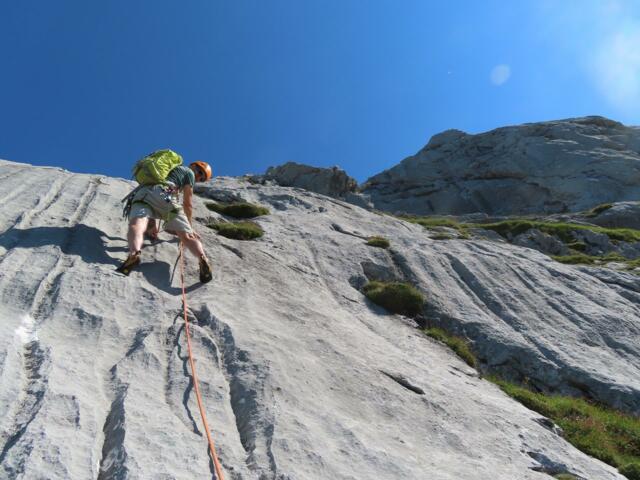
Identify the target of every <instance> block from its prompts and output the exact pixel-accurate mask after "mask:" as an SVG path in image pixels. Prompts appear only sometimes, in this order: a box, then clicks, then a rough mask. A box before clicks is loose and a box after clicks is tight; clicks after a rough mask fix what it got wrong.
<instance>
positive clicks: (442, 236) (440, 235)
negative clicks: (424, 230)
mask: <svg viewBox="0 0 640 480" xmlns="http://www.w3.org/2000/svg"><path fill="white" fill-rule="evenodd" d="M453 238H454V236H453V235H449V234H448V233H444V232H441V233H436V234H435V235H431V240H452V239H453Z"/></svg>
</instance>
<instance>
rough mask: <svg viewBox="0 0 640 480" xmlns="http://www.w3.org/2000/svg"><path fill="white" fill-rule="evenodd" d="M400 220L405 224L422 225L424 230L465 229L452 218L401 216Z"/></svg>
mask: <svg viewBox="0 0 640 480" xmlns="http://www.w3.org/2000/svg"><path fill="white" fill-rule="evenodd" d="M400 218H401V219H402V220H406V221H407V222H411V223H417V224H418V225H422V226H423V227H425V228H434V227H449V228H455V229H456V230H460V229H464V228H465V227H466V225H464V224H462V223H460V222H458V221H457V220H455V219H453V218H445V217H418V216H413V215H401V216H400Z"/></svg>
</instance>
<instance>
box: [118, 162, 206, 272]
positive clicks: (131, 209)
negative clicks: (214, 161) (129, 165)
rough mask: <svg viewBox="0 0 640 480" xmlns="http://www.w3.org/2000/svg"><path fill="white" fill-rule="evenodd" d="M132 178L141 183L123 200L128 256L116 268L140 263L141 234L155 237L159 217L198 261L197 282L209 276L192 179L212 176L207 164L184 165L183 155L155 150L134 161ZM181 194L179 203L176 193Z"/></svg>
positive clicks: (201, 180)
mask: <svg viewBox="0 0 640 480" xmlns="http://www.w3.org/2000/svg"><path fill="white" fill-rule="evenodd" d="M133 171H134V178H135V179H136V180H137V181H138V183H139V184H140V185H138V187H136V188H135V189H134V190H133V191H132V192H131V193H129V195H127V196H126V197H125V198H124V199H123V202H125V207H124V215H125V216H126V217H128V219H129V231H128V233H127V242H128V243H129V256H128V257H127V259H126V260H125V261H124V262H123V263H122V265H121V266H120V267H119V268H118V271H119V272H121V273H124V274H125V275H129V273H130V272H131V270H132V269H133V268H134V267H135V266H136V265H138V264H139V263H140V255H141V250H142V244H143V241H144V235H147V236H149V237H150V238H151V239H154V240H155V239H157V237H158V233H159V231H160V228H159V220H163V221H164V222H165V223H164V230H165V231H166V232H168V233H171V234H173V235H177V236H178V238H180V240H181V241H182V242H183V243H184V245H185V246H186V247H187V249H188V250H189V251H190V252H191V253H192V254H194V255H195V256H196V257H197V258H198V260H199V268H200V281H201V282H202V283H206V282H209V281H210V280H211V278H212V275H211V266H210V265H209V261H208V259H207V256H206V254H205V253H204V249H203V248H202V242H201V241H200V235H198V233H197V232H196V231H195V230H194V229H193V204H192V198H193V187H194V185H195V182H205V181H207V180H209V179H210V178H211V167H210V166H209V164H207V163H205V162H202V161H196V162H193V163H191V164H190V165H189V167H185V166H183V165H182V157H181V156H180V155H178V154H177V153H175V152H173V151H171V150H158V151H156V152H154V153H152V154H150V155H148V156H146V157H145V158H143V159H142V160H140V161H139V162H138V163H136V165H135V167H134V169H133ZM180 193H182V205H180V204H179V202H178V195H179V194H180Z"/></svg>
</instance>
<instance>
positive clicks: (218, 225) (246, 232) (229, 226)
mask: <svg viewBox="0 0 640 480" xmlns="http://www.w3.org/2000/svg"><path fill="white" fill-rule="evenodd" d="M207 226H208V227H209V228H213V229H214V230H216V231H217V232H218V233H219V234H220V235H222V236H223V237H227V238H233V239H234V240H253V239H255V238H259V237H261V236H262V235H263V234H264V230H262V228H260V225H258V224H257V223H253V222H213V223H210V224H208V225H207Z"/></svg>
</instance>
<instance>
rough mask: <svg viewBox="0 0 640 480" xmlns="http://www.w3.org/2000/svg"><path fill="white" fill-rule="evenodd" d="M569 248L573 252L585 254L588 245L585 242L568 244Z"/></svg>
mask: <svg viewBox="0 0 640 480" xmlns="http://www.w3.org/2000/svg"><path fill="white" fill-rule="evenodd" d="M567 247H569V248H570V249H571V250H576V251H578V252H584V251H585V250H586V249H587V244H586V243H584V242H571V243H567Z"/></svg>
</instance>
